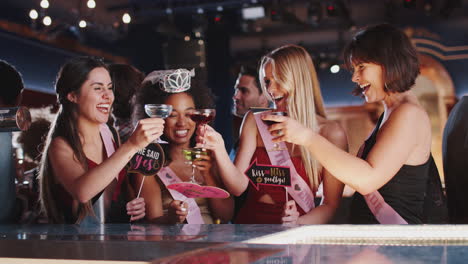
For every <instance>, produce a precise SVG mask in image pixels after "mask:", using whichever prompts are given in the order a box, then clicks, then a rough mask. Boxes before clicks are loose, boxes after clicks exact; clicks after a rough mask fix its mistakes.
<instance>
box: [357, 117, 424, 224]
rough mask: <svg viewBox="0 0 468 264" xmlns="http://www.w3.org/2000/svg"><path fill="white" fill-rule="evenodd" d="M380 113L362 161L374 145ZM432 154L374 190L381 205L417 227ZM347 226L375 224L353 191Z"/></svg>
mask: <svg viewBox="0 0 468 264" xmlns="http://www.w3.org/2000/svg"><path fill="white" fill-rule="evenodd" d="M382 120H383V114H382V115H381V116H380V118H379V121H378V122H377V125H376V127H375V129H374V131H373V132H372V134H371V136H370V137H369V138H368V139H367V140H366V141H365V143H364V150H363V152H362V156H361V158H362V159H364V160H365V159H366V158H367V155H368V154H369V152H370V151H371V150H372V147H373V146H374V145H375V142H376V139H377V134H378V132H379V127H380V124H381V123H382ZM431 161H432V162H433V159H432V154H431V155H430V157H429V159H428V160H427V161H426V162H425V163H423V164H421V165H416V166H413V165H403V166H402V167H401V168H400V170H399V171H398V172H397V173H396V174H395V176H393V178H392V179H391V180H390V181H389V182H387V183H386V184H385V185H384V186H382V187H381V188H380V189H379V190H378V191H379V193H380V194H381V195H382V197H383V198H384V200H385V202H386V203H387V204H388V205H390V206H391V207H392V208H393V209H394V210H395V211H396V212H397V213H398V214H399V215H400V216H401V217H403V219H405V220H406V221H407V222H408V224H421V223H423V219H424V198H425V193H426V183H427V181H428V178H429V173H430V171H432V170H429V167H430V164H431ZM350 223H351V224H379V222H378V221H377V219H376V218H375V216H374V215H373V214H372V212H371V211H370V209H369V207H368V206H367V204H366V201H365V200H364V197H363V196H362V195H361V194H360V193H358V192H356V193H355V194H354V196H353V200H352V202H351V209H350Z"/></svg>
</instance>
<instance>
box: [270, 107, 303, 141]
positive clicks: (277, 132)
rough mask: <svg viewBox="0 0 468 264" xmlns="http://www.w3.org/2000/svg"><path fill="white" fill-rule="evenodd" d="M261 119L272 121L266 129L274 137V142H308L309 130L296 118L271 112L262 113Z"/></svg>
mask: <svg viewBox="0 0 468 264" xmlns="http://www.w3.org/2000/svg"><path fill="white" fill-rule="evenodd" d="M262 120H263V121H265V122H274V123H273V124H272V125H270V126H269V127H268V131H270V133H271V135H272V136H274V137H275V138H274V139H273V142H274V143H278V142H282V141H285V142H289V143H293V144H296V145H303V146H306V145H307V144H309V143H310V142H309V141H310V137H309V136H308V133H309V132H311V131H310V130H309V129H308V128H307V127H305V126H304V125H302V124H301V123H299V122H298V121H297V120H294V119H292V118H290V117H288V116H282V115H275V114H273V113H270V114H265V115H263V116H262Z"/></svg>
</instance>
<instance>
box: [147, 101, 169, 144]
mask: <svg viewBox="0 0 468 264" xmlns="http://www.w3.org/2000/svg"><path fill="white" fill-rule="evenodd" d="M171 112H172V105H169V104H145V113H146V114H147V115H148V116H149V117H159V118H162V119H166V118H167V117H168V116H169V115H170V114H171ZM160 136H161V135H160ZM156 142H157V143H160V144H167V142H165V141H163V140H161V139H160V138H159V137H158V138H157V141H156Z"/></svg>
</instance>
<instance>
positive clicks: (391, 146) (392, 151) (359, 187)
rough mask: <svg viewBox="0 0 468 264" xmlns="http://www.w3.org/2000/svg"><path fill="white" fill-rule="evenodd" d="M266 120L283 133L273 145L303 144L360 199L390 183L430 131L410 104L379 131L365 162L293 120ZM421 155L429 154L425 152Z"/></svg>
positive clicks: (394, 114)
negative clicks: (283, 142)
mask: <svg viewBox="0 0 468 264" xmlns="http://www.w3.org/2000/svg"><path fill="white" fill-rule="evenodd" d="M266 119H267V120H277V121H280V122H282V123H280V124H276V125H273V126H272V127H271V128H270V129H271V130H278V129H282V130H283V133H284V135H283V136H281V137H279V138H277V139H276V141H288V142H292V143H295V144H304V145H305V146H306V147H307V148H308V150H309V151H310V152H311V153H312V155H313V156H314V157H316V159H317V160H318V161H319V162H320V164H322V166H324V167H325V168H326V169H327V170H328V171H329V172H330V173H331V174H332V175H333V176H334V177H336V178H338V179H339V180H340V181H342V182H343V183H345V184H347V185H349V186H351V187H352V188H353V189H355V190H356V191H358V192H359V193H361V194H363V195H366V194H369V193H371V192H373V191H375V190H378V189H379V188H380V187H382V186H383V185H384V184H386V183H387V182H388V181H390V179H391V178H392V177H393V176H395V174H396V173H397V172H398V170H399V169H400V168H401V167H402V166H403V165H404V164H406V163H407V161H408V160H409V157H410V155H411V154H412V153H413V151H414V150H415V148H416V147H417V146H420V145H421V142H422V141H423V140H427V137H430V133H427V130H428V129H430V127H429V126H428V124H429V121H428V117H427V114H426V113H425V112H424V110H422V109H421V108H419V107H417V106H415V105H412V104H404V105H401V106H399V107H398V108H397V109H395V110H394V112H393V113H392V114H391V115H390V117H389V118H388V120H387V121H386V122H385V123H384V125H383V126H382V127H381V128H380V131H379V134H378V137H377V142H376V144H375V145H374V147H373V148H372V150H371V152H370V153H369V155H368V156H367V159H366V160H362V159H360V158H358V157H355V156H353V155H351V154H349V153H347V152H346V151H344V150H342V149H340V148H338V147H337V146H335V145H334V144H333V143H331V142H330V141H328V140H327V139H326V138H325V137H323V136H322V135H320V134H318V133H316V132H314V131H312V130H310V129H306V128H304V127H302V126H301V125H300V124H299V123H298V122H297V121H295V120H292V119H290V118H286V117H281V116H268V117H267V118H266ZM283 121H284V122H283ZM298 131H300V132H298ZM304 138H308V139H310V140H304ZM420 148H423V147H420ZM424 151H425V152H427V153H429V150H424ZM426 159H427V157H426ZM424 161H425V160H424ZM424 161H421V162H424ZM421 162H420V163H421ZM420 163H417V164H420Z"/></svg>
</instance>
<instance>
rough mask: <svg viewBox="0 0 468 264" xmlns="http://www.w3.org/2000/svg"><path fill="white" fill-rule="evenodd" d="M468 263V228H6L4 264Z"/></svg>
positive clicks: (0, 247) (1, 239)
mask: <svg viewBox="0 0 468 264" xmlns="http://www.w3.org/2000/svg"><path fill="white" fill-rule="evenodd" d="M467 259H468V226H453V225H451V226H450V225H449V226H378V225H375V226H350V225H323V226H283V225H150V224H136V225H135V224H133V225H130V224H106V225H98V226H77V225H29V226H18V225H0V263H6V262H9V263H46V262H48V263H73V262H77V263H81V262H83V261H87V262H88V263H93V262H96V263H102V261H103V260H107V261H111V262H116V263H117V262H125V263H128V262H139V263H271V264H276V263H295V264H298V263H395V264H396V263H466V260H467ZM80 261H81V262H80Z"/></svg>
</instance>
